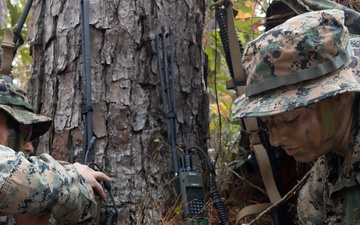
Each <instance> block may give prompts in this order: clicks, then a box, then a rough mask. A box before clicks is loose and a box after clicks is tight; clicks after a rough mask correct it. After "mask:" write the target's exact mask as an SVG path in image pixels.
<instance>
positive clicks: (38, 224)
mask: <svg viewBox="0 0 360 225" xmlns="http://www.w3.org/2000/svg"><path fill="white" fill-rule="evenodd" d="M50 217H51V214H50V213H48V214H44V215H41V216H29V215H22V214H16V215H14V218H15V221H16V225H47V224H49V220H50Z"/></svg>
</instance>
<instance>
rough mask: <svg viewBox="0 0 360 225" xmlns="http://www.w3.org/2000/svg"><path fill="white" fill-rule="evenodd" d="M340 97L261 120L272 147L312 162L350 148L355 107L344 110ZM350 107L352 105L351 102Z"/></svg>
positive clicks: (301, 159) (301, 160)
mask: <svg viewBox="0 0 360 225" xmlns="http://www.w3.org/2000/svg"><path fill="white" fill-rule="evenodd" d="M342 104H343V103H342V101H340V100H339V98H338V97H333V98H329V99H327V100H324V101H321V102H318V103H315V104H312V105H310V106H307V107H306V108H300V109H296V110H293V111H289V112H284V113H280V114H277V115H274V116H264V117H260V119H261V120H262V121H263V122H265V123H266V125H267V129H268V132H269V140H270V144H271V145H272V146H281V147H282V148H283V149H284V150H285V152H286V153H287V154H288V155H290V156H293V157H294V158H295V160H296V161H299V162H310V161H312V160H314V159H316V158H318V157H319V156H322V155H324V154H326V153H328V152H329V151H334V152H336V153H339V154H341V153H342V152H343V150H344V149H343V148H347V143H348V142H346V141H345V142H346V143H344V140H348V138H347V139H346V137H345V135H346V130H349V129H347V128H348V127H349V126H350V124H351V121H352V119H351V118H349V117H350V115H351V110H352V107H342ZM348 104H349V103H348Z"/></svg>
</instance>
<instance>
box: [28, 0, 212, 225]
mask: <svg viewBox="0 0 360 225" xmlns="http://www.w3.org/2000/svg"><path fill="white" fill-rule="evenodd" d="M33 7H34V13H33V18H32V21H33V22H34V27H33V33H32V37H30V39H31V51H32V56H33V68H32V69H33V71H32V76H31V79H30V81H29V86H28V92H29V93H28V94H29V98H30V100H31V101H32V104H33V105H34V107H35V108H36V109H37V110H38V112H40V113H42V114H44V115H47V116H49V117H52V118H53V120H54V121H53V127H52V128H51V130H50V131H49V132H48V133H47V134H46V135H44V136H43V137H41V138H40V140H39V143H38V148H37V151H38V153H41V152H50V153H51V154H52V155H53V156H54V157H55V158H57V159H61V160H67V161H74V160H76V159H77V155H78V154H79V153H81V150H82V138H83V136H82V135H83V126H84V125H83V118H82V114H81V104H82V94H83V75H82V70H83V67H82V58H81V24H80V12H81V9H80V1H66V0H51V1H41V0H36V1H34V6H33ZM204 15H205V1H204V0H201V1H193V0H186V1H175V0H163V1H161V0H151V1H149V0H137V1H119V0H113V1H111V0H106V1H96V0H90V11H89V16H90V35H91V37H90V38H91V45H90V46H91V75H92V103H93V127H94V129H93V131H94V134H95V136H96V138H97V140H96V143H95V148H94V149H95V161H96V162H97V163H99V164H100V165H103V167H104V168H105V172H106V173H107V174H109V175H110V176H111V177H113V180H114V183H113V184H112V187H113V192H114V195H115V199H116V203H117V206H118V209H119V212H120V216H119V219H118V222H119V223H120V222H121V221H123V222H125V221H126V222H125V224H157V222H158V221H159V220H161V218H162V215H161V214H160V213H161V212H163V211H165V208H168V207H169V206H168V205H166V204H165V202H168V204H170V205H172V204H175V201H174V200H173V199H174V196H173V192H172V191H173V190H172V180H171V179H172V172H171V170H172V160H171V152H170V148H169V145H168V143H167V142H166V127H165V119H164V116H163V110H162V103H161V94H160V84H159V78H158V76H157V63H156V47H155V36H156V35H157V34H158V33H160V32H164V33H166V32H168V29H169V27H173V29H174V38H173V39H174V52H175V90H176V104H177V107H176V110H177V113H178V114H177V120H178V127H177V128H178V139H179V141H178V144H179V146H180V147H181V146H183V144H182V143H183V142H184V137H186V135H185V133H186V128H187V127H186V126H187V121H188V119H189V117H190V116H195V117H196V120H195V121H196V123H195V127H194V130H195V134H194V136H193V137H196V138H193V141H194V142H195V144H197V145H200V146H202V147H205V143H206V134H207V131H208V107H209V106H208V96H207V93H206V88H205V87H204V79H203V74H204V69H203V61H204V54H203V51H202V43H201V39H202V33H203V23H204ZM158 140H160V141H158Z"/></svg>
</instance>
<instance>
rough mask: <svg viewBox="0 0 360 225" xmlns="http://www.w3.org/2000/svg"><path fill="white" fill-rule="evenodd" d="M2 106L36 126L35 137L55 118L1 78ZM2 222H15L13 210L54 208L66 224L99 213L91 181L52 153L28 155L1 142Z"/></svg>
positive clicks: (34, 212)
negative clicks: (38, 111) (35, 108)
mask: <svg viewBox="0 0 360 225" xmlns="http://www.w3.org/2000/svg"><path fill="white" fill-rule="evenodd" d="M0 110H3V111H5V112H6V113H7V114H8V115H10V116H11V117H13V118H14V119H15V120H16V121H17V122H19V123H22V124H27V125H32V126H33V133H32V136H31V139H34V138H36V137H38V136H39V135H42V134H44V133H45V132H46V131H47V130H48V128H49V127H50V126H51V119H50V118H47V117H45V116H41V115H37V114H35V113H33V109H32V107H31V105H30V104H29V103H28V101H27V99H26V97H25V95H24V93H23V92H22V91H21V90H20V89H19V88H17V87H15V86H14V85H10V84H7V83H5V82H4V81H3V80H0ZM0 151H1V155H0V168H1V170H0V199H1V201H0V216H3V217H1V218H0V224H15V222H14V219H13V217H12V216H9V215H12V214H19V213H20V214H27V215H41V214H45V213H49V212H51V214H52V215H53V217H54V218H55V219H56V220H57V221H58V222H60V223H63V224H75V223H77V222H82V221H86V220H88V219H91V218H93V217H95V216H96V201H95V196H94V192H93V190H92V188H91V186H90V184H89V183H88V182H87V181H86V180H85V179H84V178H83V177H82V176H81V175H80V174H79V173H78V172H77V170H76V169H75V167H74V166H73V165H71V164H67V163H64V162H61V163H60V162H58V161H56V160H54V159H53V158H52V157H51V156H50V155H48V154H42V155H40V156H39V157H35V156H32V157H30V158H28V159H26V158H25V155H24V154H23V153H22V152H18V153H16V152H15V151H14V150H12V149H10V148H8V147H5V146H3V145H0Z"/></svg>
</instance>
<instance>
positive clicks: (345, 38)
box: [232, 9, 360, 225]
mask: <svg viewBox="0 0 360 225" xmlns="http://www.w3.org/2000/svg"><path fill="white" fill-rule="evenodd" d="M344 18H345V15H344V12H343V11H342V10H338V9H333V10H323V11H314V12H309V13H304V14H301V15H299V16H297V17H293V18H292V19H289V20H288V21H286V22H285V23H283V24H281V25H279V26H277V27H275V28H273V29H271V30H269V31H268V32H266V33H264V34H263V35H261V36H259V37H258V38H257V39H256V40H254V41H252V42H250V43H248V46H247V48H246V50H245V52H244V55H243V66H244V72H245V75H246V77H247V84H246V88H245V94H244V95H242V96H241V97H239V98H237V99H236V100H235V101H234V103H233V108H232V111H233V117H234V118H244V119H246V118H247V117H259V116H269V115H275V114H278V113H282V112H286V111H290V110H293V109H297V108H301V107H305V106H307V105H309V104H313V103H315V102H317V101H321V100H324V99H326V98H329V97H332V96H336V95H339V94H341V93H345V92H360V80H359V76H360V61H359V55H360V38H352V39H350V38H349V32H348V29H347V27H346V26H345V24H344ZM355 114H357V115H359V113H358V112H355ZM355 124H356V126H355V127H353V129H352V136H351V140H350V143H351V145H350V146H349V151H348V152H347V155H346V156H345V157H341V156H339V155H335V154H334V153H329V154H327V155H325V156H322V157H320V158H319V159H318V160H317V162H316V163H315V165H314V167H313V168H312V173H311V176H310V178H309V180H308V181H307V183H306V184H305V185H304V187H303V188H302V190H301V191H300V194H299V198H298V215H299V219H300V221H301V224H309V225H310V224H312V225H313V224H324V225H325V224H326V225H329V224H348V225H350V224H352V225H355V224H360V213H359V208H360V187H359V181H360V156H359V154H360V144H359V143H360V134H359V126H360V124H359V123H355ZM334 150H335V149H334Z"/></svg>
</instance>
